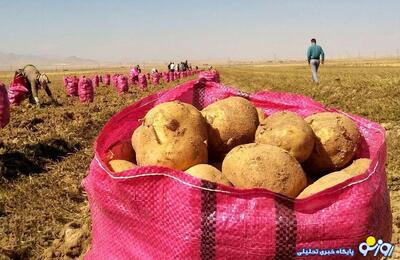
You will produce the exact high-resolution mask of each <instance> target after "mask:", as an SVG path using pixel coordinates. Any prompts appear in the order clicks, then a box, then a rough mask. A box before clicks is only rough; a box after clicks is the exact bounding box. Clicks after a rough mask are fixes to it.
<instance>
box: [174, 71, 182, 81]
mask: <svg viewBox="0 0 400 260" xmlns="http://www.w3.org/2000/svg"><path fill="white" fill-rule="evenodd" d="M180 78H181V73H180V72H179V71H175V79H180Z"/></svg>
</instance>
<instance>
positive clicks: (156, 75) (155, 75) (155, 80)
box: [151, 72, 161, 85]
mask: <svg viewBox="0 0 400 260" xmlns="http://www.w3.org/2000/svg"><path fill="white" fill-rule="evenodd" d="M160 78H161V73H158V72H155V73H152V74H151V83H152V84H153V85H158V84H160Z"/></svg>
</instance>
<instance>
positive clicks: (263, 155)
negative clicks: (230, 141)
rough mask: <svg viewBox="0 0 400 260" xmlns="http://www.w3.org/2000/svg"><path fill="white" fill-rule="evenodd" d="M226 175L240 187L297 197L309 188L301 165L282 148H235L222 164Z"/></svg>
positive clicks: (249, 145) (255, 145) (252, 146)
mask: <svg viewBox="0 0 400 260" xmlns="http://www.w3.org/2000/svg"><path fill="white" fill-rule="evenodd" d="M222 173H223V175H224V176H225V177H226V178H227V179H228V180H229V181H230V182H231V183H232V184H233V185H234V186H235V187H240V188H265V189H268V190H271V191H273V192H277V193H280V194H283V195H286V196H288V197H292V198H294V197H296V196H297V195H298V194H299V193H300V192H301V191H302V190H303V189H304V188H305V187H306V185H307V178H306V175H305V173H304V171H303V169H302V168H301V165H300V164H299V163H298V162H297V161H296V159H295V158H293V157H292V156H291V155H289V153H288V152H287V151H285V150H283V149H282V148H279V147H276V146H272V145H268V144H257V143H251V144H244V145H239V146H237V147H235V148H233V149H232V150H231V151H230V152H229V153H228V154H227V155H226V157H225V159H224V161H223V162H222Z"/></svg>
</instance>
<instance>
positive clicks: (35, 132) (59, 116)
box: [0, 60, 400, 259]
mask: <svg viewBox="0 0 400 260" xmlns="http://www.w3.org/2000/svg"><path fill="white" fill-rule="evenodd" d="M216 68H217V69H218V70H219V71H220V73H221V79H222V83H224V84H226V85H230V86H234V87H238V88H240V89H242V90H244V91H248V92H255V91H259V90H270V91H285V92H293V93H300V94H304V95H307V96H310V97H312V98H314V99H315V100H317V101H319V102H321V103H323V104H324V105H326V106H328V107H335V108H340V109H341V110H344V111H347V112H351V113H354V114H358V115H361V116H363V117H366V118H368V119H371V120H373V121H377V122H379V123H381V124H382V125H383V126H384V127H385V129H386V130H387V143H388V162H387V176H388V185H389V189H390V191H391V204H392V205H391V206H392V211H393V231H394V235H393V239H392V242H394V243H396V244H397V245H399V242H400V233H399V229H400V177H399V172H400V170H399V167H400V146H399V138H400V111H399V107H400V62H399V61H398V60H397V61H373V62H354V61H337V62H333V63H331V64H330V63H329V62H328V64H327V65H324V66H322V67H321V68H320V77H321V84H320V85H315V84H312V83H311V82H310V78H311V75H310V72H309V68H308V67H307V66H306V65H304V64H279V65H230V66H228V65H221V66H216ZM104 71H107V72H109V73H114V72H120V73H125V74H126V73H127V69H126V68H117V69H115V68H114V69H102V71H92V70H87V71H79V72H75V71H71V72H49V73H48V74H49V76H50V78H51V80H52V82H53V84H52V90H53V92H54V93H55V96H56V98H57V100H58V101H59V102H60V106H53V105H50V104H47V103H45V104H44V107H43V108H41V109H37V108H34V107H31V106H30V105H29V104H27V103H26V102H25V103H23V104H22V105H21V106H19V107H14V108H12V111H11V113H12V114H11V118H12V120H11V122H10V124H9V125H8V126H7V127H6V128H5V129H0V133H1V138H0V169H1V173H0V234H1V235H0V259H3V258H4V259H9V258H10V259H26V258H33V259H39V258H41V257H42V255H43V251H44V250H45V249H46V248H48V247H50V246H51V245H52V244H53V245H54V243H53V241H54V240H55V239H57V238H59V237H60V232H61V231H62V229H63V227H64V225H65V224H67V223H70V222H74V223H77V224H76V225H82V223H83V222H85V219H87V214H88V213H87V210H86V209H87V201H86V197H85V194H84V191H83V190H82V188H81V186H80V183H81V181H82V179H83V178H84V177H85V176H86V174H87V170H88V166H89V163H90V160H91V159H92V157H93V143H94V140H95V138H96V136H97V134H98V132H99V131H100V129H101V128H102V126H103V125H104V123H105V122H106V121H107V120H108V119H109V118H110V117H111V116H112V115H113V114H115V113H116V112H118V111H119V110H121V108H123V107H125V106H127V105H129V104H131V103H132V102H134V101H136V100H138V99H139V98H141V97H144V96H146V95H148V94H149V93H152V92H155V91H157V90H159V89H160V88H164V87H172V86H173V85H175V84H176V83H175V82H174V83H173V84H168V85H161V86H158V87H154V86H151V85H150V87H149V89H148V90H146V91H143V92H142V91H138V90H135V89H133V88H131V90H130V93H128V94H127V95H125V96H123V97H118V96H117V93H116V91H115V90H114V89H113V88H103V87H100V88H98V89H96V94H95V102H94V103H92V104H89V105H82V104H80V103H79V102H78V101H77V100H71V99H69V98H67V97H66V95H65V90H64V88H63V86H62V76H63V75H65V74H76V75H81V74H85V75H93V74H95V73H103V72H104ZM11 77H12V72H0V81H2V82H6V83H7V84H8V82H10V80H11ZM41 95H42V100H46V97H44V96H43V93H41ZM398 249H399V248H398Z"/></svg>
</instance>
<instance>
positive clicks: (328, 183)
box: [297, 158, 371, 199]
mask: <svg viewBox="0 0 400 260" xmlns="http://www.w3.org/2000/svg"><path fill="white" fill-rule="evenodd" d="M370 164H371V160H370V159H367V158H362V159H357V160H354V161H353V162H352V164H350V165H349V166H347V167H346V168H344V169H342V170H340V171H336V172H331V173H329V174H327V175H324V176H322V177H321V178H319V179H318V180H316V181H315V182H314V183H312V184H311V185H309V186H307V187H306V188H305V189H304V190H303V191H302V192H301V193H300V194H299V196H297V198H298V199H302V198H306V197H308V196H311V195H313V194H315V193H318V192H320V191H323V190H326V189H328V188H330V187H333V186H335V185H336V184H339V183H342V182H344V181H346V180H348V179H350V178H352V177H354V176H357V175H360V174H362V173H364V172H365V171H366V170H367V169H368V167H369V165H370Z"/></svg>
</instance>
